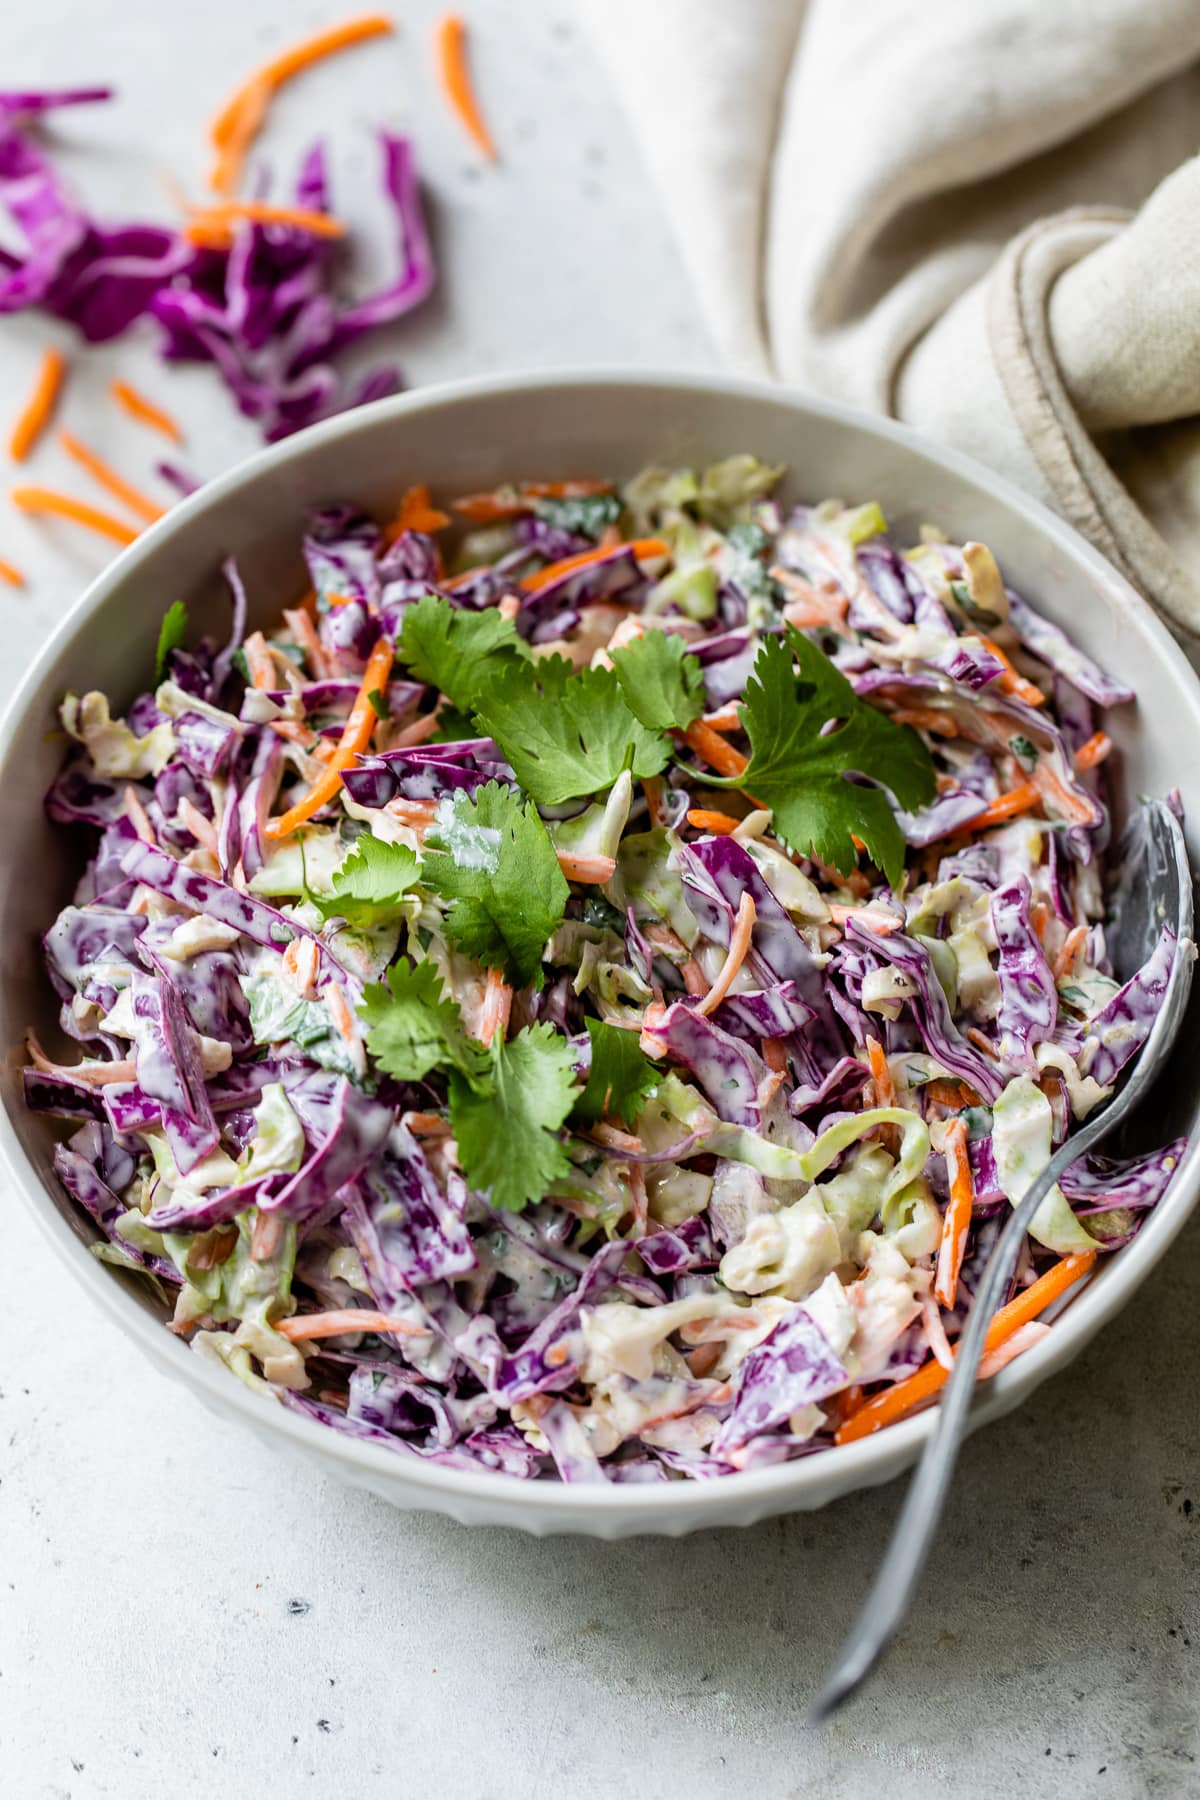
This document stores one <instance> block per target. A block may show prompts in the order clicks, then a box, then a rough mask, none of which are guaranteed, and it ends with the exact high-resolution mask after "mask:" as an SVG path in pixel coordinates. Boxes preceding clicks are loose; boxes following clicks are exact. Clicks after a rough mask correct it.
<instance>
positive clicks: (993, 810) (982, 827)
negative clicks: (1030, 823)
mask: <svg viewBox="0 0 1200 1800" xmlns="http://www.w3.org/2000/svg"><path fill="white" fill-rule="evenodd" d="M1041 798H1042V795H1041V790H1040V789H1039V788H1038V787H1037V785H1036V784H1035V783H1034V782H1032V781H1023V782H1022V783H1021V785H1020V787H1015V788H1010V789H1009V790H1008V792H1007V794H1001V795H1000V796H999V798H998V799H996V800H993V801H992V802H991V804H990V806H985V807H984V809H983V811H982V812H981V813H978V814H977V815H976V817H975V818H973V819H972V820H971V825H970V829H971V830H972V831H986V830H987V829H988V827H989V826H991V825H1003V824H1004V822H1005V820H1006V819H1014V818H1016V816H1017V814H1018V813H1023V812H1030V811H1031V810H1032V809H1033V807H1035V806H1037V805H1038V803H1039V802H1040V800H1041Z"/></svg>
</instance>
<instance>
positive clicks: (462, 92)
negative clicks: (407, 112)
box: [437, 13, 496, 162]
mask: <svg viewBox="0 0 1200 1800" xmlns="http://www.w3.org/2000/svg"><path fill="white" fill-rule="evenodd" d="M437 52H438V74H439V76H440V78H441V83H442V88H443V91H444V92H445V95H446V98H447V100H449V102H450V104H451V106H452V107H453V108H454V111H455V112H456V114H457V115H458V119H459V122H460V124H461V125H462V127H463V129H464V131H465V132H466V133H467V136H468V137H469V138H470V139H471V142H472V143H473V144H474V146H475V148H476V149H477V150H478V151H479V154H480V155H481V156H484V157H486V158H487V160H488V162H495V160H496V146H495V144H494V143H493V142H492V134H491V132H490V131H489V130H488V128H487V126H486V125H485V124H484V120H483V114H482V113H481V112H480V110H479V102H478V101H477V100H476V98H475V90H474V88H473V87H472V86H471V73H470V70H469V69H468V68H467V31H466V26H465V25H464V24H463V22H462V19H461V18H460V17H459V15H458V13H447V14H446V15H445V17H444V18H442V19H439V21H438V25H437Z"/></svg>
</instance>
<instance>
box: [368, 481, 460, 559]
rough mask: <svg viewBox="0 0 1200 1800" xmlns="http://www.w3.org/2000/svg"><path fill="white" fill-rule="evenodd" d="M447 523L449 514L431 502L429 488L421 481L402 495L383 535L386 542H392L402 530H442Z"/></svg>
mask: <svg viewBox="0 0 1200 1800" xmlns="http://www.w3.org/2000/svg"><path fill="white" fill-rule="evenodd" d="M449 523H450V514H449V513H444V512H442V511H441V510H440V509H439V508H438V507H436V506H435V505H434V504H433V502H432V501H431V500H430V498H429V489H428V488H427V487H426V485H425V483H424V482H421V483H420V485H419V486H417V487H410V488H409V490H408V492H407V493H406V494H405V495H404V496H403V498H402V499H401V501H400V509H399V511H398V512H397V514H396V516H395V518H394V519H393V520H392V522H391V524H390V525H389V526H387V527H386V529H385V531H384V534H383V535H384V539H385V541H386V542H387V543H389V544H393V543H395V541H396V539H397V538H398V537H399V536H400V534H401V532H402V531H424V532H434V531H444V530H445V529H446V526H447V525H448V524H449Z"/></svg>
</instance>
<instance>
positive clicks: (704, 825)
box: [687, 806, 742, 837]
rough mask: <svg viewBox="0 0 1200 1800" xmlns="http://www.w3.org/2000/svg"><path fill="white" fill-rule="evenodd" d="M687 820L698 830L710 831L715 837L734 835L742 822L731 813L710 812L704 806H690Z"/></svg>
mask: <svg viewBox="0 0 1200 1800" xmlns="http://www.w3.org/2000/svg"><path fill="white" fill-rule="evenodd" d="M687 822H688V824H689V825H691V826H692V827H693V828H694V829H695V830H696V831H710V832H711V833H712V835H713V836H714V837H732V836H733V834H734V832H735V831H736V830H737V828H738V826H739V825H740V824H741V823H742V821H741V819H735V818H734V817H733V815H732V814H731V813H723V812H708V811H707V810H706V809H705V808H704V807H703V806H692V807H689V808H688V815H687Z"/></svg>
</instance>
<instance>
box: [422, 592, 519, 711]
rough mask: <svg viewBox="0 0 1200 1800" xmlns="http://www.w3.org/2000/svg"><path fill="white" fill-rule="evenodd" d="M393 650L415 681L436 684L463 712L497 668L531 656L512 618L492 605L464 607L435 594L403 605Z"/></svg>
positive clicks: (489, 680)
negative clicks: (481, 608) (467, 609)
mask: <svg viewBox="0 0 1200 1800" xmlns="http://www.w3.org/2000/svg"><path fill="white" fill-rule="evenodd" d="M396 655H397V656H398V657H399V658H400V660H401V662H406V663H407V664H408V665H409V667H410V668H411V670H412V672H413V674H414V675H415V676H416V678H417V680H418V681H427V682H428V683H429V684H430V686H431V687H435V688H437V690H438V692H439V693H442V694H445V696H446V698H447V699H448V700H451V701H453V703H454V705H455V706H456V707H458V708H459V709H460V711H462V712H470V710H471V708H472V706H473V705H474V704H475V701H476V699H477V697H478V695H479V694H480V692H481V691H483V689H484V688H485V687H487V686H490V684H491V682H492V680H493V679H494V677H495V675H496V674H497V673H498V672H499V671H500V670H503V669H506V668H508V667H509V665H510V664H512V663H518V664H520V663H526V662H528V661H529V651H528V650H527V648H526V646H525V643H524V641H523V639H521V638H519V637H518V636H517V633H516V630H515V628H514V626H513V623H512V620H511V619H506V618H504V617H503V616H502V615H501V614H500V613H498V612H497V611H496V609H495V607H488V608H486V609H485V610H484V611H483V612H465V611H462V610H460V609H459V608H458V607H454V606H451V605H450V603H449V601H448V600H439V599H438V597H437V595H436V594H426V595H425V596H424V598H423V599H421V600H418V602H417V604H416V605H415V606H410V607H407V608H406V609H405V613H404V624H403V627H402V629H401V632H400V642H399V643H398V644H397V646H396Z"/></svg>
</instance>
